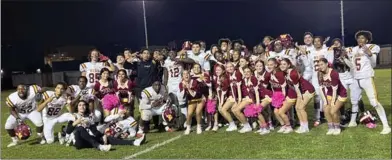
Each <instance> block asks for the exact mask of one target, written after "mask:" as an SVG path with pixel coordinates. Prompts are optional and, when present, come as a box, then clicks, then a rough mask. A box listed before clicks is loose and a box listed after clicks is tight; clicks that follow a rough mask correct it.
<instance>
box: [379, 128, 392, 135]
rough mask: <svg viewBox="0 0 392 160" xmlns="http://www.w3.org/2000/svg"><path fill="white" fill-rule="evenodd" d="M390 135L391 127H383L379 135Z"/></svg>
mask: <svg viewBox="0 0 392 160" xmlns="http://www.w3.org/2000/svg"><path fill="white" fill-rule="evenodd" d="M389 133H391V127H384V129H382V131H381V133H380V134H389Z"/></svg>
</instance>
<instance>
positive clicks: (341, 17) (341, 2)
mask: <svg viewBox="0 0 392 160" xmlns="http://www.w3.org/2000/svg"><path fill="white" fill-rule="evenodd" d="M340 28H341V34H342V43H343V44H342V46H344V10H343V0H340Z"/></svg>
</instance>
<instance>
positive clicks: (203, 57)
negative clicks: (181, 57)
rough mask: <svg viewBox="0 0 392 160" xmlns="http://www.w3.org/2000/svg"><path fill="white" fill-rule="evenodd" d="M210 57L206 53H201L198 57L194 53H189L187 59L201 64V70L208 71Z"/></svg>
mask: <svg viewBox="0 0 392 160" xmlns="http://www.w3.org/2000/svg"><path fill="white" fill-rule="evenodd" d="M210 56H211V55H209V54H206V53H205V52H200V54H198V55H195V54H193V52H192V51H188V52H187V57H188V58H190V59H193V60H194V61H195V62H196V63H199V64H200V66H201V68H202V69H204V70H206V71H209V70H210V61H209V59H210Z"/></svg>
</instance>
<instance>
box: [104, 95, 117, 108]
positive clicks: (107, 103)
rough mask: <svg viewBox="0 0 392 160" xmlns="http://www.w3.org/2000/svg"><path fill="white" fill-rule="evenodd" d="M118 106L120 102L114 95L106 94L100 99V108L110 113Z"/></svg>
mask: <svg viewBox="0 0 392 160" xmlns="http://www.w3.org/2000/svg"><path fill="white" fill-rule="evenodd" d="M119 105H120V100H119V98H118V97H117V96H116V95H115V94H107V95H105V96H104V97H103V99H102V107H103V108H104V109H106V110H109V111H111V110H112V109H113V108H116V107H118V106H119Z"/></svg>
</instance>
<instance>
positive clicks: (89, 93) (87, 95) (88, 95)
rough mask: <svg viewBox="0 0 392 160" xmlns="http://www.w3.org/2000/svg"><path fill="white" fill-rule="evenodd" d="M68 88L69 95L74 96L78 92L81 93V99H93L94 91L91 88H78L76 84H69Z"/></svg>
mask: <svg viewBox="0 0 392 160" xmlns="http://www.w3.org/2000/svg"><path fill="white" fill-rule="evenodd" d="M68 88H69V90H70V91H71V97H72V98H75V97H77V96H78V94H82V96H81V97H80V99H81V100H84V101H86V102H89V101H90V100H94V96H95V93H94V92H95V91H94V89H92V88H87V87H86V88H84V89H83V90H82V89H80V87H79V86H78V85H70V86H68Z"/></svg>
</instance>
